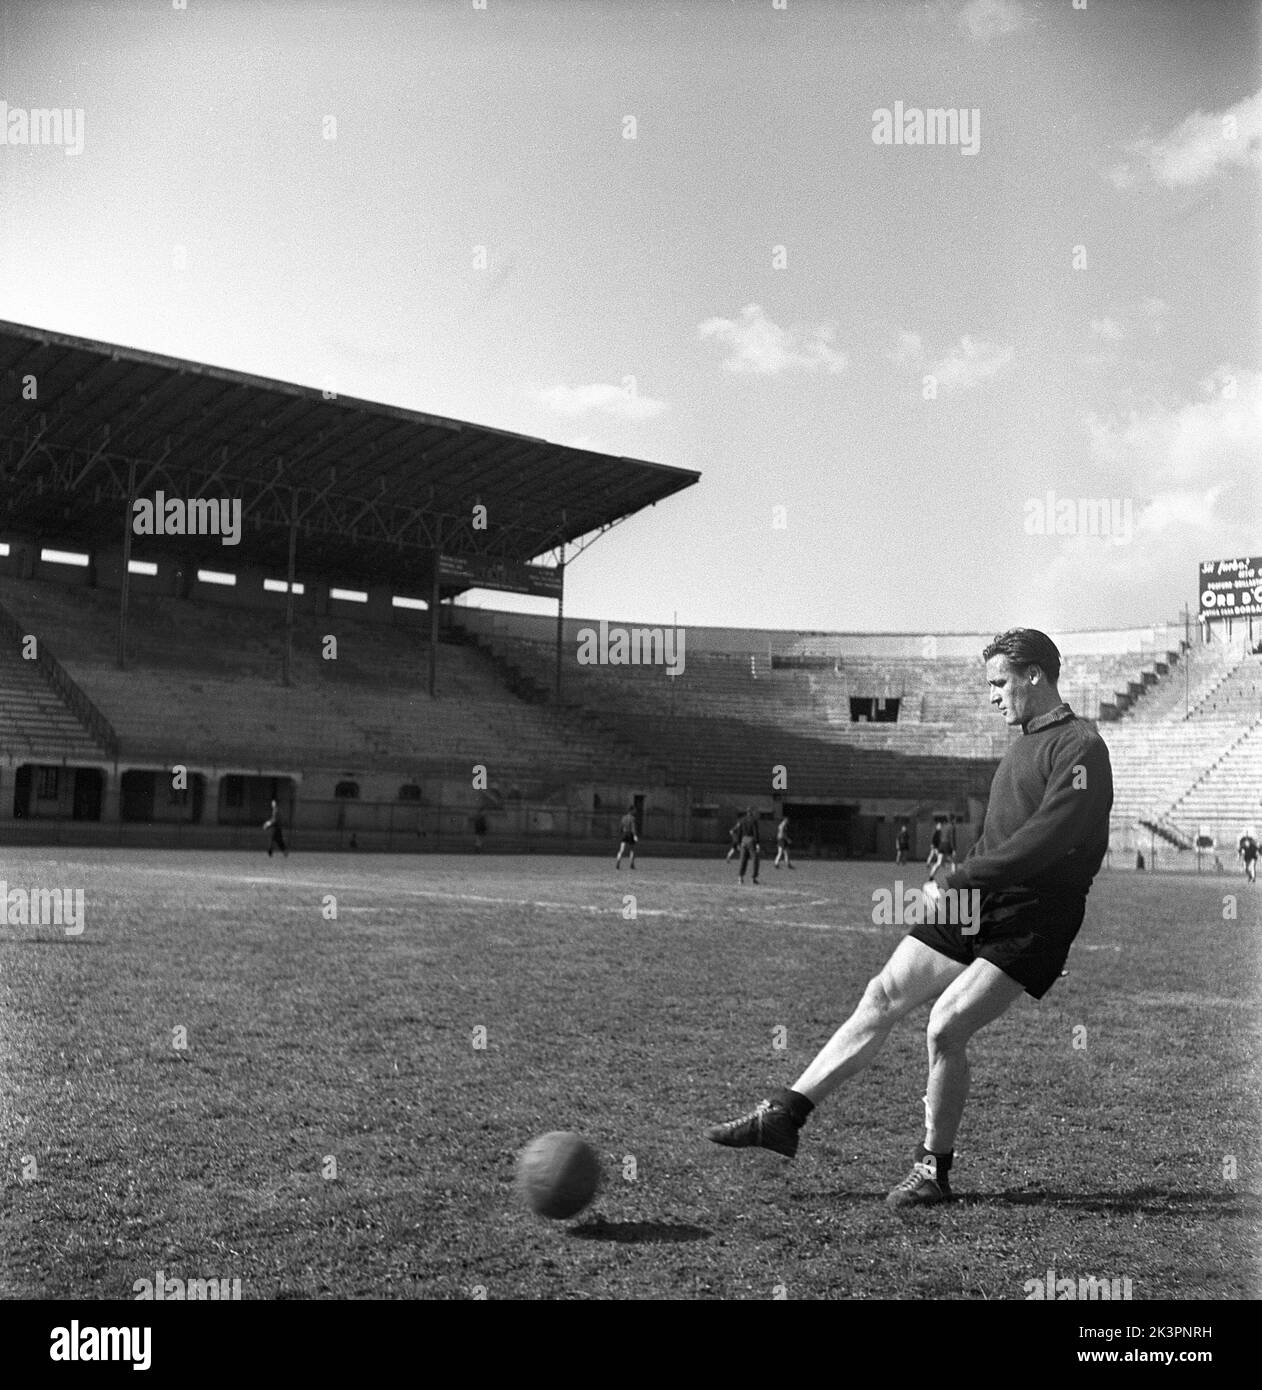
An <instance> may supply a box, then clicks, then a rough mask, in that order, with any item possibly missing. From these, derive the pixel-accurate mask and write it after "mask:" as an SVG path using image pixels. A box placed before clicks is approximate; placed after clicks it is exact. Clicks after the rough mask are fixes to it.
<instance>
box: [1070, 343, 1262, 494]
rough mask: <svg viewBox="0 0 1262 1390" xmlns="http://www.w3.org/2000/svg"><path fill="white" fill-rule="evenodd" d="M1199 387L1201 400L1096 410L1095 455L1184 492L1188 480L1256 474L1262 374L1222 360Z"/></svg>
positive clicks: (1137, 478) (1090, 422) (1144, 482)
mask: <svg viewBox="0 0 1262 1390" xmlns="http://www.w3.org/2000/svg"><path fill="white" fill-rule="evenodd" d="M1200 392H1201V397H1202V398H1201V399H1200V400H1196V401H1188V402H1185V403H1183V404H1181V405H1178V406H1173V407H1171V406H1166V405H1161V404H1158V405H1155V406H1153V407H1151V408H1150V409H1148V410H1147V411H1143V412H1141V411H1135V410H1133V411H1130V412H1129V413H1128V414H1127V415H1126V416H1124V417H1123V418H1122V419H1120V420H1104V419H1101V418H1099V417H1097V416H1089V417H1088V418H1087V422H1086V423H1087V430H1088V434H1089V436H1090V443H1091V452H1092V455H1093V456H1094V457H1095V459H1096V460H1097V462H1099V463H1101V464H1104V465H1106V466H1107V467H1108V468H1109V469H1110V470H1112V471H1114V472H1115V473H1116V472H1117V471H1119V470H1122V471H1123V472H1124V473H1125V474H1127V475H1129V476H1130V477H1131V478H1132V479H1133V480H1134V482H1135V483H1136V484H1138V485H1140V486H1142V487H1143V490H1144V491H1145V492H1149V491H1151V489H1152V488H1154V487H1155V488H1156V489H1157V491H1158V492H1159V493H1160V492H1163V491H1179V490H1181V489H1182V488H1183V487H1185V486H1186V484H1188V483H1193V484H1197V485H1199V486H1200V488H1201V490H1202V491H1203V492H1205V491H1208V489H1209V487H1211V486H1212V485H1214V484H1216V483H1221V484H1226V483H1229V482H1232V481H1242V480H1245V479H1254V478H1256V476H1257V460H1258V456H1259V454H1260V453H1262V373H1260V372H1255V371H1234V370H1232V369H1230V368H1228V367H1220V368H1219V369H1218V370H1217V371H1216V372H1215V373H1214V374H1213V376H1212V377H1210V378H1208V379H1207V380H1206V381H1203V382H1202V383H1201V385H1200ZM1246 492H1247V493H1256V488H1248V489H1246ZM1239 500H1240V502H1244V501H1245V499H1244V498H1240V499H1239ZM1253 505H1254V506H1255V507H1256V503H1254V504H1253ZM1222 520H1224V521H1226V520H1228V518H1226V517H1223V518H1222Z"/></svg>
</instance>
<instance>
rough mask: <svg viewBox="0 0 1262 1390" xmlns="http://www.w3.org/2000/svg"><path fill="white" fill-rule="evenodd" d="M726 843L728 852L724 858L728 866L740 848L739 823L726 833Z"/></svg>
mask: <svg viewBox="0 0 1262 1390" xmlns="http://www.w3.org/2000/svg"><path fill="white" fill-rule="evenodd" d="M727 843H728V851H727V854H726V856H725V860H726V862H727V863H729V864H730V863H731V862H732V860H733V859H735V858H736V856H737V855H738V854H739V853H740V848H741V823H740V821H737V822H736V824H735V825H734V826H733V827H732V828H731V830H729V831H728V832H727Z"/></svg>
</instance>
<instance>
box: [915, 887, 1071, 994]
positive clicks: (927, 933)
mask: <svg viewBox="0 0 1262 1390" xmlns="http://www.w3.org/2000/svg"><path fill="white" fill-rule="evenodd" d="M962 891H967V890H962ZM1086 910H1087V899H1086V897H1085V895H1084V896H1082V897H1074V898H1049V897H1046V896H1042V895H1040V894H1038V893H1033V892H1031V891H1030V890H1029V889H1028V888H1005V889H1003V890H1002V891H999V892H994V893H986V892H983V893H982V896H981V918H980V929H979V930H978V931H977V932H975V933H974V934H973V935H971V936H966V935H964V925H965V924H964V923H961V922H922V923H921V924H920V925H919V926H916V927H913V928H912V929H911V931H910V932H909V933H908V935H909V936H913V937H915V938H916V940H917V941H923V942H924V944H925V945H926V946H930V947H932V948H933V949H934V950H935V951H940V952H941V953H942V954H943V955H944V956H949V957H950V958H951V959H952V960H957V961H959V962H960V964H961V965H971V964H972V963H973V961H975V960H977V959H979V958H980V959H981V960H988V961H990V963H991V964H992V965H997V966H998V967H999V969H1000V970H1002V971H1003V973H1004V974H1005V975H1007V976H1008V977H1009V978H1010V979H1013V980H1015V981H1016V982H1017V984H1019V985H1023V986H1024V987H1025V992H1026V993H1027V994H1030V995H1033V997H1034V998H1035V999H1042V997H1043V996H1044V995H1045V994H1046V993H1047V991H1048V990H1049V989H1051V987H1052V986H1053V985H1054V984H1055V983H1056V981H1057V980H1058V979H1060V972H1061V971H1062V970H1063V969H1064V968H1065V961H1066V960H1067V959H1068V958H1069V948H1070V946H1072V945H1073V942H1074V937H1076V936H1077V935H1078V929H1079V928H1080V927H1081V926H1082V919H1083V916H1084V915H1085V913H1086ZM968 925H970V926H972V925H977V924H976V923H970V924H968Z"/></svg>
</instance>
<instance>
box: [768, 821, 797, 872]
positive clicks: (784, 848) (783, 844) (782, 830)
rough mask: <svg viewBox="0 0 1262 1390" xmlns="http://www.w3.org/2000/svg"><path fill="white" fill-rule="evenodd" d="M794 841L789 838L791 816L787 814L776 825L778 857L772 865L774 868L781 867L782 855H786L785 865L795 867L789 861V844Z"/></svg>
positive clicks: (787, 867)
mask: <svg viewBox="0 0 1262 1390" xmlns="http://www.w3.org/2000/svg"><path fill="white" fill-rule="evenodd" d="M792 843H793V841H792V840H791V839H789V818H788V816H785V817H784V818H783V819H782V820H781V821H780V824H779V825H777V826H776V857H775V859H774V861H773V862H772V865H771V867H772V868H773V869H778V868H779V867H780V856H781V855H783V856H784V867H785V868H786V869H791V868H792V867H793V865H792V864H791V863H790V861H789V846H790V845H792Z"/></svg>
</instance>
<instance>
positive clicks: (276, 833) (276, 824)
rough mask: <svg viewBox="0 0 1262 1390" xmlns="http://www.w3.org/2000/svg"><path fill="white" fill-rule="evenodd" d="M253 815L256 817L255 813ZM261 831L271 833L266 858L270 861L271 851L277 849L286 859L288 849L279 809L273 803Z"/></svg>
mask: <svg viewBox="0 0 1262 1390" xmlns="http://www.w3.org/2000/svg"><path fill="white" fill-rule="evenodd" d="M255 814H256V815H257V812H256V813H255ZM263 829H264V830H270V831H271V832H272V833H271V837H270V838H269V839H268V842H267V857H268V858H269V859H270V858H271V857H272V851H273V850H274V849H278V850H280V852H281V853H282V854H283V855H284V856H285V858H286V859H288V858H289V849H288V846H287V845H286V844H285V827H284V825H283V823H282V820H281V814H280V807H279V806H277V804H276V803H275V801H273V802H272V814H271V815H270V816H269V817H268V819H267V820H265V821H264V822H263Z"/></svg>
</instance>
